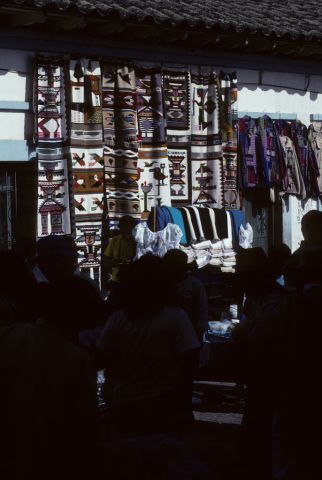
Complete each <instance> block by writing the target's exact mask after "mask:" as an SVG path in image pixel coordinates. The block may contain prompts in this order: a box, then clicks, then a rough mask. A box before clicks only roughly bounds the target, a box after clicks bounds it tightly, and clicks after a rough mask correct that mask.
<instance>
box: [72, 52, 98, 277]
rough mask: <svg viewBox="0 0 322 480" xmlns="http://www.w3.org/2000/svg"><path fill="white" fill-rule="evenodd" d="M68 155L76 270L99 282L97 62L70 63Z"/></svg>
mask: <svg viewBox="0 0 322 480" xmlns="http://www.w3.org/2000/svg"><path fill="white" fill-rule="evenodd" d="M70 80H71V155H72V163H73V175H74V198H75V212H76V232H77V234H76V242H77V244H78V246H79V247H80V248H81V250H80V251H81V256H80V261H79V267H80V269H81V271H82V273H87V274H89V275H90V276H91V278H93V279H94V280H96V281H97V282H99V277H100V256H101V253H100V251H101V227H102V214H103V194H104V188H103V184H104V170H103V169H104V165H103V163H104V162H103V125H102V105H101V69H100V65H99V62H98V61H94V60H91V59H88V58H81V59H76V60H73V59H72V60H71V61H70Z"/></svg>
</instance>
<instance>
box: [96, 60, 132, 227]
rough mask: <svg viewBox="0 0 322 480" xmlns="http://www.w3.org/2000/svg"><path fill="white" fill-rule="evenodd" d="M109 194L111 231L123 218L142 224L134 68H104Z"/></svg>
mask: <svg viewBox="0 0 322 480" xmlns="http://www.w3.org/2000/svg"><path fill="white" fill-rule="evenodd" d="M102 90H103V94H102V96H103V125H104V140H105V147H104V166H105V167H104V168H105V188H106V190H105V192H106V200H107V211H108V217H109V226H110V228H115V227H117V224H118V222H119V220H120V218H121V217H122V216H123V215H131V216H132V217H133V218H135V219H137V221H140V218H141V209H140V199H139V188H138V181H139V179H140V168H139V167H138V142H137V101H136V79H135V72H134V67H133V66H132V65H118V64H115V63H110V62H105V63H104V66H103V87H102Z"/></svg>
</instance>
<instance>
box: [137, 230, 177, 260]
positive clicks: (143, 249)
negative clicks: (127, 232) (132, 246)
mask: <svg viewBox="0 0 322 480" xmlns="http://www.w3.org/2000/svg"><path fill="white" fill-rule="evenodd" d="M132 235H133V237H134V240H135V241H136V242H137V247H136V257H135V259H134V260H137V259H139V258H140V257H142V256H143V255H145V254H146V253H152V254H153V255H156V256H157V257H161V258H162V257H163V256H164V255H165V254H166V252H168V251H169V250H172V249H174V248H179V244H180V240H181V237H182V232H181V230H180V228H179V227H178V225H174V224H173V223H168V225H167V226H166V227H165V228H164V229H163V230H161V231H160V232H151V230H150V229H149V228H148V226H147V225H146V224H143V223H140V224H139V225H137V226H136V227H135V228H134V229H133V232H132Z"/></svg>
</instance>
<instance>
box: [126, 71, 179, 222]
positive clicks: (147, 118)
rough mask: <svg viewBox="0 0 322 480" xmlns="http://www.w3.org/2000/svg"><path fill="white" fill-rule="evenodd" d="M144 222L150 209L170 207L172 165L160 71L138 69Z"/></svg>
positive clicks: (139, 169)
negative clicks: (166, 132) (168, 148)
mask: <svg viewBox="0 0 322 480" xmlns="http://www.w3.org/2000/svg"><path fill="white" fill-rule="evenodd" d="M135 73H136V93H137V109H138V110H137V111H138V138H139V140H140V146H139V161H138V171H139V173H140V179H139V180H138V185H139V196H140V202H141V212H142V214H141V219H142V220H147V219H148V216H149V213H150V210H151V207H153V206H156V205H159V206H160V205H161V204H162V203H165V204H166V205H171V199H170V184H169V162H168V153H167V145H166V138H165V132H164V116H163V106H162V82H161V72H160V69H159V68H150V69H143V68H137V69H136V72H135Z"/></svg>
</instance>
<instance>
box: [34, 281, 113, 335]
mask: <svg viewBox="0 0 322 480" xmlns="http://www.w3.org/2000/svg"><path fill="white" fill-rule="evenodd" d="M35 298H37V302H35V307H36V312H35V314H36V317H37V318H45V319H46V320H48V321H49V322H50V323H52V324H54V325H56V326H57V327H59V328H60V329H62V330H64V331H65V332H66V334H67V336H69V337H70V338H74V339H76V336H77V334H78V333H79V332H81V331H83V330H90V329H92V328H94V327H95V326H96V324H97V320H96V318H97V316H98V317H99V316H100V315H101V313H102V312H101V307H102V299H101V296H100V294H99V293H98V292H97V290H96V289H95V288H94V287H93V286H92V285H91V284H90V283H89V282H88V281H87V280H85V279H84V278H81V277H80V276H78V275H72V276H71V277H70V278H68V279H66V278H65V279H62V280H59V281H52V282H50V283H47V282H42V283H39V284H38V285H37V292H36V295H35ZM105 320H106V319H102V323H104V321H105Z"/></svg>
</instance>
